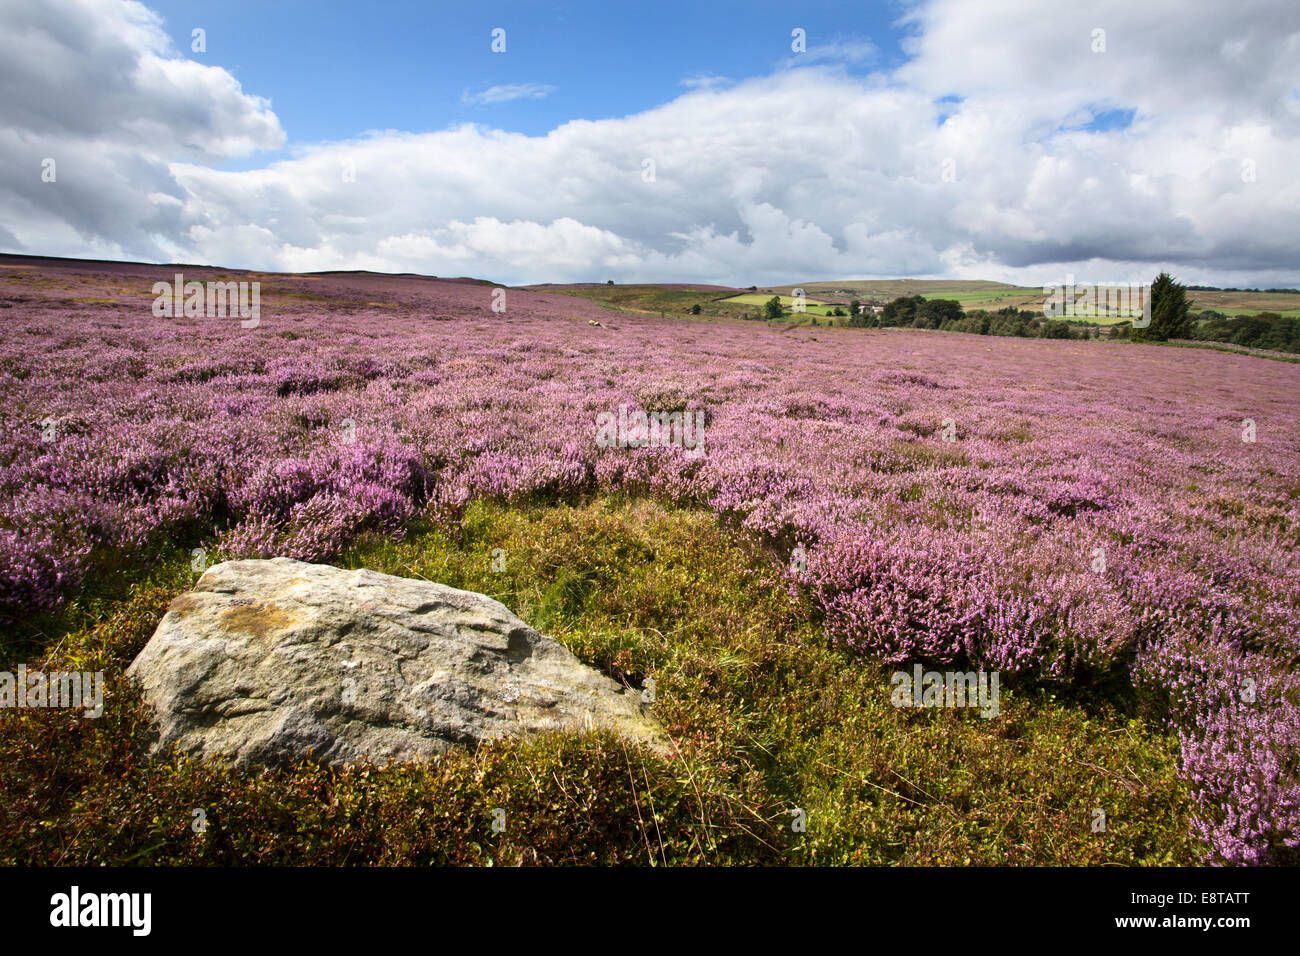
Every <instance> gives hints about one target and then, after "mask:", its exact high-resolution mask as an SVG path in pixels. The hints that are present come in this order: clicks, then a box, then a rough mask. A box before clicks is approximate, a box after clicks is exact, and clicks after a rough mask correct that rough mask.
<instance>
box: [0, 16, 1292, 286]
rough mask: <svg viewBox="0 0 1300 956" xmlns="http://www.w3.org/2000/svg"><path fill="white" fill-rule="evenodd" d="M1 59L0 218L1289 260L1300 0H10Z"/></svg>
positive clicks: (546, 251) (698, 248)
mask: <svg viewBox="0 0 1300 956" xmlns="http://www.w3.org/2000/svg"><path fill="white" fill-rule="evenodd" d="M196 30H197V31H201V33H199V34H197V35H196V33H195V31H196ZM0 91H2V95H0V252H15V253H27V254H35V255H58V256H76V257H87V258H103V259H120V260H140V261H148V262H184V263H203V264H213V265H222V266H229V267H236V268H251V269H259V270H273V271H312V270H323V269H370V270H375V271H383V272H417V273H423V274H427V275H444V276H462V275H467V276H476V277H481V278H487V279H491V280H493V281H497V282H504V283H508V284H523V283H531V282H579V281H600V282H603V281H606V280H608V279H613V280H615V281H617V282H707V283H718V284H725V285H736V286H749V285H760V286H767V285H776V284H784V283H791V282H801V281H815V280H825V279H838V278H862V279H869V278H885V277H898V276H912V277H917V278H968V279H994V280H1001V281H1009V282H1018V283H1022V284H1026V285H1044V284H1047V283H1060V282H1065V281H1069V280H1070V279H1071V278H1072V279H1073V280H1074V281H1077V282H1131V281H1149V280H1150V279H1151V278H1152V277H1153V276H1154V275H1155V273H1156V272H1159V271H1161V270H1169V271H1171V272H1173V273H1174V274H1175V275H1176V276H1177V277H1178V278H1179V279H1181V280H1182V281H1184V282H1188V283H1192V284H1213V285H1227V286H1241V287H1261V288H1264V287H1271V286H1300V4H1297V3H1295V2H1293V0H1235V2H1233V3H1231V4H1225V3H1222V2H1220V0H1145V2H1143V3H1134V2H1132V0H1072V2H1069V3H1044V2H1043V0H981V2H979V3H971V2H968V0H892V2H885V3H869V2H863V0H858V2H853V3H847V2H834V3H817V2H811V3H803V2H800V3H792V2H786V3H772V2H757V3H755V2H748V3H707V2H699V0H697V2H693V3H672V2H656V3H653V4H631V3H609V2H607V0H606V2H567V3H566V2H542V0H527V2H518V3H499V2H498V3H493V2H477V3H472V4H470V3H462V4H451V3H427V2H426V3H417V2H386V0H371V2H368V3H364V4H361V3H355V2H346V3H345V2H336V0H310V2H308V0H277V2H274V3H272V2H266V0H262V2H242V0H226V2H222V3H210V2H194V0H156V2H154V3H152V4H142V3H136V2H123V0H4V2H3V3H2V4H0Z"/></svg>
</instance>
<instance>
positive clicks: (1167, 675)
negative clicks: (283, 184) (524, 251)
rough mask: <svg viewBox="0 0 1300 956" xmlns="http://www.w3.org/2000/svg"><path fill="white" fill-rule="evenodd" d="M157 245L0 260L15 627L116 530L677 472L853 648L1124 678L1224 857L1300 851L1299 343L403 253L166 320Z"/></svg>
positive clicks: (233, 535)
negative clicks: (1271, 356)
mask: <svg viewBox="0 0 1300 956" xmlns="http://www.w3.org/2000/svg"><path fill="white" fill-rule="evenodd" d="M105 268H107V267H105ZM161 271H165V270H151V269H149V268H148V267H138V266H120V267H112V268H111V269H110V271H108V272H106V273H102V274H96V275H84V274H77V273H75V272H72V271H59V270H56V269H53V268H51V269H47V270H46V273H45V277H44V279H42V281H45V280H47V279H48V278H50V277H53V278H55V279H56V280H57V281H55V282H52V283H47V284H45V285H43V284H41V283H39V282H35V281H34V280H35V279H37V278H41V277H39V276H36V275H34V274H33V273H32V272H31V271H28V272H27V273H26V274H25V275H17V276H8V277H6V278H4V279H3V280H0V284H2V285H3V286H4V287H5V289H4V290H0V291H9V292H13V291H21V292H22V294H23V296H24V298H23V300H22V301H17V300H15V303H14V306H13V307H12V308H9V309H6V310H4V313H3V318H0V323H2V324H0V398H2V399H3V401H2V402H0V417H2V422H3V427H4V429H5V434H6V435H7V436H8V440H7V441H6V443H5V444H4V446H3V451H0V611H3V613H4V614H5V615H6V616H8V617H9V618H11V619H14V618H24V617H28V616H30V615H32V614H34V613H36V612H40V611H43V610H48V609H51V608H53V607H56V606H57V605H58V604H59V603H60V602H61V601H63V600H66V599H67V597H68V596H69V595H71V594H73V593H75V591H76V590H77V588H78V586H79V583H80V582H81V581H82V580H83V579H84V578H85V576H86V575H87V574H91V573H93V572H94V570H95V556H96V555H97V554H100V553H104V552H106V551H108V552H112V551H117V552H130V551H132V550H134V549H139V548H142V547H144V546H147V545H149V544H151V543H157V542H162V541H172V542H175V543H177V544H183V545H185V546H187V547H188V546H192V545H193V544H194V543H197V542H198V541H199V540H200V539H204V540H208V541H211V540H212V536H213V535H214V534H216V535H217V541H218V546H217V550H218V551H219V552H220V556H241V555H269V554H285V555H290V556H293V557H299V558H306V559H310V560H324V559H328V558H329V557H330V556H331V555H333V554H336V553H337V552H338V550H339V549H340V548H341V547H342V546H343V545H344V544H345V543H346V542H348V541H349V540H350V539H352V538H353V537H354V536H356V535H357V534H358V533H361V532H365V531H382V532H386V533H389V534H392V535H401V534H402V533H403V531H404V529H405V528H406V527H407V526H408V524H409V523H410V522H411V520H412V519H413V518H415V517H416V516H419V515H426V516H428V517H430V518H432V519H435V520H441V521H451V520H455V519H456V517H457V516H458V515H459V513H460V512H461V510H462V509H463V508H464V507H465V505H466V504H467V503H469V502H471V501H473V500H474V499H477V498H493V499H499V500H505V501H511V500H517V499H523V498H528V497H534V496H542V497H556V496H566V495H572V494H580V493H586V492H591V491H597V492H607V491H624V492H629V493H645V494H651V495H657V496H663V497H665V498H669V499H672V500H676V501H681V502H686V503H693V504H696V505H700V506H703V507H707V508H710V509H712V510H714V511H715V512H717V513H719V514H720V515H723V516H725V517H726V518H728V519H730V520H732V521H733V522H734V523H735V524H736V525H737V526H738V527H740V528H742V529H744V530H746V531H748V532H750V533H752V534H754V535H755V536H757V537H759V538H760V539H762V541H763V542H765V543H766V544H768V545H769V546H770V547H771V548H772V549H773V550H774V552H775V554H776V556H777V559H778V560H780V561H781V562H782V563H785V562H786V561H788V559H789V556H790V553H791V550H792V549H793V547H794V546H795V545H796V544H799V545H801V546H802V547H804V548H805V549H806V554H807V561H806V566H804V565H801V566H800V569H798V570H791V571H790V581H791V585H792V586H796V587H801V588H804V589H806V591H807V593H808V594H810V595H811V597H812V599H813V600H814V601H815V602H816V604H817V606H818V607H819V608H820V609H821V611H822V612H824V616H825V627H826V630H827V633H828V635H829V636H830V638H831V639H832V640H833V641H834V642H835V643H836V644H838V645H839V646H841V647H843V648H844V649H845V650H846V651H850V652H854V653H861V654H865V655H870V656H872V657H876V658H882V659H885V660H888V661H892V662H902V661H916V660H921V661H926V662H934V663H951V664H957V663H961V664H963V665H969V666H970V667H974V668H987V669H990V670H998V671H1001V672H1002V673H1004V674H1005V675H1007V677H1008V678H1012V677H1017V676H1018V677H1019V678H1021V679H1026V680H1028V679H1041V680H1058V681H1075V682H1084V681H1096V682H1102V681H1114V680H1116V679H1122V680H1127V681H1131V682H1132V684H1133V685H1134V686H1135V687H1136V688H1137V689H1138V690H1139V691H1140V692H1142V693H1143V694H1145V695H1147V696H1149V697H1150V698H1151V699H1152V700H1155V701H1158V702H1159V704H1160V706H1161V707H1162V708H1163V709H1164V712H1165V713H1167V715H1168V719H1169V720H1170V721H1171V722H1172V723H1173V725H1174V726H1175V727H1177V728H1178V732H1179V734H1180V739H1181V741H1182V748H1183V763H1184V772H1185V775H1186V777H1187V779H1188V780H1189V781H1190V783H1191V785H1192V787H1193V789H1194V791H1195V794H1196V796H1197V799H1198V801H1199V803H1200V807H1201V815H1200V818H1199V820H1198V822H1197V828H1198V833H1199V835H1200V836H1202V837H1203V838H1204V839H1205V840H1206V841H1207V842H1208V843H1209V844H1210V846H1211V847H1212V848H1213V850H1214V852H1215V854H1216V856H1217V858H1218V859H1220V860H1222V861H1226V862H1231V863H1256V862H1268V861H1270V860H1273V859H1275V858H1276V857H1277V854H1278V853H1279V852H1280V851H1281V850H1282V849H1283V848H1284V847H1290V848H1295V847H1297V846H1300V769H1298V765H1300V686H1298V679H1297V678H1296V677H1295V676H1294V674H1293V673H1292V669H1293V668H1294V666H1295V663H1296V661H1297V659H1298V658H1300V557H1298V556H1297V554H1298V551H1300V548H1298V547H1297V545H1298V544H1300V531H1298V530H1297V515H1298V508H1300V504H1298V502H1300V368H1297V367H1296V366H1295V365H1290V364H1284V363H1277V362H1267V361H1261V360H1259V359H1255V358H1252V357H1248V356H1240V355H1229V354H1222V353H1214V352H1203V351H1190V350H1174V349H1160V348H1155V347H1147V346H1128V345H1111V344H1103V343H1093V342H1074V341H1047V340H1043V341H1039V340H1023V339H1001V338H989V337H975V336H965V335H957V334H946V335H933V334H925V333H922V332H910V331H907V332H904V331H875V330H858V329H854V330H830V329H817V330H815V331H817V332H818V333H819V335H818V336H817V337H813V336H812V335H811V334H810V332H809V330H808V329H795V330H791V331H785V332H782V331H778V330H775V329H768V328H765V327H761V326H757V325H753V324H745V325H738V324H722V323H719V324H702V323H691V324H689V325H684V324H678V323H674V322H673V321H671V320H661V319H657V318H653V317H648V316H646V317H642V316H629V315H626V314H624V315H611V314H610V313H607V312H605V311H604V310H602V309H600V308H598V307H596V306H595V305H593V304H591V303H589V302H587V301H586V300H583V299H580V298H571V297H566V296H561V295H555V294H546V293H535V292H526V291H517V290H516V291H511V293H510V299H509V310H508V312H506V313H504V314H496V313H493V312H492V310H491V298H490V293H491V288H490V287H488V286H485V285H479V284H475V283H471V282H452V281H431V280H418V279H411V278H399V277H391V278H387V277H365V276H332V277H318V278H315V279H311V280H309V279H294V278H292V277H286V278H285V279H283V280H282V281H280V280H277V282H275V283H271V282H265V283H264V284H263V290H262V291H263V300H262V319H261V323H260V325H259V327H258V328H255V329H244V328H242V327H241V326H240V324H239V323H238V322H237V321H227V320H220V319H192V318H184V317H180V318H156V317H154V316H153V315H152V314H151V311H150V302H151V301H152V300H151V298H150V295H149V289H150V286H151V283H152V281H153V280H154V279H155V278H157V276H156V275H155V272H161ZM195 278H200V276H198V275H197V274H196V276H195ZM285 293H290V295H286V294H285ZM308 296H310V298H308ZM104 299H109V300H110V301H102V300H104ZM79 300H84V301H79ZM69 301H71V302H72V303H73V305H72V306H71V307H70V306H69V304H68V303H69ZM394 306H396V307H394ZM591 319H597V320H600V322H601V324H600V325H591V324H589V320H591ZM647 403H648V404H649V405H654V406H656V408H660V407H661V408H663V409H664V410H674V409H679V408H704V409H707V410H708V424H707V433H708V440H707V442H706V443H705V445H704V453H703V454H702V455H699V456H691V455H688V454H685V453H684V450H683V449H681V448H676V447H671V446H667V447H664V446H660V447H642V448H621V447H608V448H604V447H600V446H599V445H598V444H597V441H596V430H595V421H596V417H597V415H598V414H599V413H601V412H603V411H610V410H617V409H618V408H619V407H620V406H621V405H629V406H634V407H635V406H638V405H645V404H647ZM1246 419H1251V420H1253V421H1254V422H1256V423H1257V432H1256V434H1254V435H1252V436H1251V437H1252V438H1254V440H1243V437H1244V435H1243V428H1242V422H1243V421H1244V420H1246ZM51 422H52V423H53V424H52V425H51V424H50V423H51ZM945 423H949V424H948V425H945ZM216 557H217V556H216V555H214V559H215V558H216ZM1247 679H1249V680H1250V682H1251V683H1250V684H1249V685H1247V683H1246V681H1247ZM1247 686H1249V687H1251V688H1253V690H1252V691H1250V692H1248V693H1245V694H1244V696H1243V689H1244V688H1246V687H1247Z"/></svg>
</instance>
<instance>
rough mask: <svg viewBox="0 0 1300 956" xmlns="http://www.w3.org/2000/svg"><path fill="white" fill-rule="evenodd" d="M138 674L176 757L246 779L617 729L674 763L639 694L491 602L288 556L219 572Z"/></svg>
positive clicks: (160, 740) (190, 596)
mask: <svg viewBox="0 0 1300 956" xmlns="http://www.w3.org/2000/svg"><path fill="white" fill-rule="evenodd" d="M127 674H128V675H129V676H131V677H134V678H135V679H137V680H138V681H139V682H140V684H141V686H142V688H143V692H144V698H145V701H146V702H147V703H148V704H149V705H150V706H151V707H152V708H153V711H154V714H155V717H156V723H155V727H154V734H153V739H152V742H151V745H150V748H151V749H150V752H151V754H153V755H159V754H164V753H166V752H167V751H169V750H170V748H172V747H173V746H175V747H177V748H178V749H179V750H181V751H184V752H187V753H190V754H193V755H197V756H208V757H217V758H220V759H225V760H229V761H232V762H233V763H235V764H236V765H238V766H254V765H278V764H284V763H288V762H292V761H295V760H299V759H302V758H304V757H308V756H310V757H312V758H313V759H316V760H318V761H320V762H322V763H328V764H332V765H347V764H357V763H374V764H383V763H388V762H408V761H420V760H427V759H428V758H429V757H431V756H433V755H435V754H439V753H443V752H445V751H446V750H447V749H448V748H450V747H452V746H455V745H461V744H463V745H474V744H477V743H479V742H482V741H486V740H489V739H495V738H499V737H507V736H517V735H529V734H534V733H538V732H543V731H552V730H583V729H597V728H608V729H611V730H613V731H615V732H617V733H619V734H621V735H622V736H623V737H625V738H626V739H627V740H629V741H631V742H634V743H640V744H644V745H645V746H647V747H649V748H650V749H652V750H655V751H658V752H661V753H662V752H666V751H667V749H668V739H667V737H666V735H665V734H664V732H663V729H662V728H661V727H660V726H659V724H658V722H657V721H655V719H654V718H653V717H652V716H651V715H650V714H649V713H648V712H647V711H646V710H645V709H644V708H643V706H642V703H641V694H640V691H638V690H635V689H630V688H626V687H623V686H621V685H619V684H617V683H615V682H614V681H613V680H611V679H610V678H608V677H606V676H605V675H603V674H601V673H600V672H599V671H596V670H594V669H592V668H590V667H587V666H586V665H584V664H582V663H581V662H580V661H579V660H578V659H577V658H576V657H574V655H573V654H572V653H571V652H570V651H569V650H568V649H566V648H565V647H564V646H563V645H562V644H560V643H559V642H558V641H556V640H555V639H554V638H551V637H546V636H544V635H542V634H539V633H537V632H536V631H535V630H533V629H532V628H530V627H529V626H528V625H527V624H525V623H524V622H523V621H521V620H520V619H519V618H518V617H516V616H515V615H514V614H512V613H511V612H510V611H509V610H508V609H507V608H506V607H505V606H504V605H502V604H500V603H499V602H497V601H494V600H492V599H491V598H488V597H485V596H484V595H482V594H476V593H474V592H472V591H460V590H457V589H455V588H450V587H446V586H445V585H442V584H435V583H433V582H430V581H423V580H414V579H410V578H399V577H394V576H392V575H387V574H379V573H377V572H374V571H367V570H361V571H345V570H340V569H338V568H334V567H330V566H328V565H320V564H307V563H304V562H301V561H294V560H291V559H289V558H275V559H273V560H252V561H228V562H225V563H223V564H217V565H214V566H213V567H211V568H209V569H208V570H207V571H206V572H205V573H204V574H203V576H202V577H201V578H200V579H199V581H198V583H197V584H196V585H195V587H194V589H193V590H192V591H190V592H188V593H186V594H183V595H181V596H180V597H178V598H177V599H176V600H175V601H173V602H172V604H171V606H170V607H169V608H168V610H167V613H166V615H165V616H164V617H163V619H162V621H161V622H160V623H159V625H158V629H157V630H156V631H155V632H154V635H153V637H152V638H150V640H149V643H148V644H147V645H146V646H145V648H144V650H142V651H141V652H140V655H139V656H138V657H137V658H136V659H135V661H134V662H132V664H131V666H130V668H128V670H127Z"/></svg>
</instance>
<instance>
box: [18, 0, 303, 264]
mask: <svg viewBox="0 0 1300 956" xmlns="http://www.w3.org/2000/svg"><path fill="white" fill-rule="evenodd" d="M0 88H3V89H4V91H5V95H4V97H3V98H0V168H3V170H4V173H3V175H2V176H0V220H3V221H4V222H6V223H10V224H12V226H11V229H10V230H6V231H5V232H4V233H0V244H3V245H4V246H5V247H6V248H9V249H22V250H25V251H33V252H55V253H65V254H86V255H91V254H93V255H105V256H114V255H118V256H120V255H137V256H146V257H155V256H159V255H165V254H167V253H168V252H169V251H170V250H171V249H174V248H176V245H175V243H174V241H172V240H174V239H177V238H179V235H178V233H179V216H180V213H181V211H182V209H183V208H184V205H185V202H186V200H187V199H188V196H187V195H186V193H185V191H184V189H183V188H182V187H181V185H180V184H179V183H178V182H177V181H176V179H175V178H174V177H173V176H172V174H171V171H170V169H169V164H170V163H171V162H174V161H176V160H190V161H200V162H211V161H219V160H224V159H226V158H227V157H231V156H242V155H247V154H248V153H251V152H253V151H254V150H257V149H275V148H278V147H279V146H281V145H282V144H283V142H284V132H283V130H281V128H280V123H279V120H278V119H277V118H276V116H275V114H274V113H273V112H272V111H271V109H270V103H269V102H268V101H267V100H265V99H262V98H261V97H257V96H251V95H249V94H246V93H244V92H243V90H242V89H241V88H240V85H239V83H238V82H237V81H236V80H235V79H234V77H232V76H231V75H230V74H229V73H227V72H226V71H225V70H223V69H220V68H218V67H214V66H203V65H201V64H198V63H195V62H193V61H190V60H186V59H183V58H181V56H180V55H179V54H178V53H177V52H176V50H175V49H174V48H173V47H172V44H171V41H170V39H169V38H168V37H167V35H166V34H165V33H164V32H163V31H162V28H161V23H160V20H159V18H158V16H157V15H156V14H154V13H153V12H151V11H150V10H148V9H146V8H145V7H144V6H142V5H140V4H139V3H134V2H125V3H123V2H111V3H110V2H103V0H35V2H14V3H6V4H4V5H3V6H0ZM15 233H16V234H17V235H15ZM168 237H170V239H169V238H168Z"/></svg>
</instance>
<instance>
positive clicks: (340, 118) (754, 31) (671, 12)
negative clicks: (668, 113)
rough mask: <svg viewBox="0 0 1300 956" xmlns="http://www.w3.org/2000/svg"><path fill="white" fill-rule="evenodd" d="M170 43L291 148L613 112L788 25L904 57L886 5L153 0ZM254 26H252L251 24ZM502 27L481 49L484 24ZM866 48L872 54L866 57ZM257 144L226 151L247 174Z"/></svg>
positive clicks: (764, 63) (655, 101)
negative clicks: (521, 89) (499, 90)
mask: <svg viewBox="0 0 1300 956" xmlns="http://www.w3.org/2000/svg"><path fill="white" fill-rule="evenodd" d="M150 6H151V7H152V8H153V9H154V10H156V11H157V12H158V13H159V14H161V15H162V17H163V19H164V28H165V29H166V31H167V33H168V34H169V35H170V36H171V38H172V40H173V42H174V43H175V44H176V47H177V49H179V50H181V51H188V50H189V48H190V46H191V31H192V29H193V28H194V27H202V28H203V29H205V30H206V31H207V52H206V53H205V54H199V53H190V54H189V55H190V56H191V57H192V58H193V59H196V60H200V61H203V62H215V63H220V64H221V66H222V67H223V68H224V69H226V70H228V71H229V72H230V73H231V74H233V75H234V76H235V77H236V78H237V79H238V80H239V81H240V83H241V84H242V85H243V87H244V89H245V90H246V91H249V92H253V93H257V94H258V95H262V96H266V97H268V98H270V99H271V101H272V105H273V107H274V109H275V112H276V115H278V116H279V117H280V122H281V124H282V125H283V127H284V130H285V133H286V134H287V135H288V137H289V143H290V144H291V145H292V144H293V143H304V142H305V143H311V142H318V141H326V140H339V139H346V138H348V137H352V136H356V135H359V134H361V133H363V132H365V131H368V130H382V129H400V130H404V131H407V132H417V133H418V132H431V131H435V130H439V129H444V128H446V127H448V126H452V125H456V124H460V123H484V124H488V125H491V126H493V127H498V128H501V129H506V130H511V131H515V132H521V133H525V134H527V135H530V136H537V135H544V134H545V133H547V132H549V131H550V130H552V129H554V128H555V127H556V126H559V125H561V124H562V123H565V122H567V121H569V120H577V119H585V120H599V119H606V118H611V117H619V116H626V115H628V114H630V113H636V112H639V111H642V110H646V109H650V108H652V107H654V106H658V105H659V104H661V103H663V102H665V101H667V100H670V99H672V98H674V97H676V96H679V95H681V93H682V92H684V90H685V89H686V88H687V87H686V86H684V85H683V84H684V83H689V82H690V80H691V79H692V78H698V77H723V78H726V79H727V80H729V81H732V82H735V81H740V80H744V79H747V78H752V77H757V76H764V75H767V74H769V73H772V72H773V71H775V70H779V69H782V68H783V67H784V66H785V65H786V64H787V63H788V62H789V61H790V59H791V57H792V55H793V54H792V51H791V44H792V42H793V40H792V37H791V31H792V30H794V29H795V28H796V27H797V28H801V29H803V30H804V31H805V36H806V43H807V47H808V52H809V53H810V54H811V55H812V56H810V57H806V58H805V59H808V60H811V59H812V57H815V56H816V55H817V54H818V52H819V49H823V48H826V47H834V48H836V49H843V48H845V47H849V46H853V45H856V46H859V47H860V48H861V51H862V54H863V59H861V60H853V59H848V60H843V61H841V65H842V67H843V69H845V70H846V71H849V72H853V73H862V74H865V73H868V72H870V71H873V70H880V69H884V68H888V67H891V66H893V65H895V64H897V63H898V62H900V61H901V60H902V59H904V57H905V54H904V52H903V50H902V48H901V46H900V40H901V39H902V37H903V36H904V35H905V33H906V32H907V31H906V27H905V25H903V24H899V23H898V22H897V20H898V18H899V16H900V14H901V13H902V12H903V10H904V8H903V7H901V6H900V5H899V4H896V3H878V4H871V3H865V2H862V0H858V2H842V0H841V2H830V3H827V2H823V3H807V4H802V3H801V4H798V5H792V4H790V3H788V2H785V3H781V2H771V0H767V2H753V3H734V2H732V3H701V2H654V3H623V2H608V0H606V2H558V3H538V2H535V0H534V2H524V3H490V2H484V3H459V4H453V3H427V2H425V3H421V2H413V0H404V2H373V3H362V4H359V3H355V2H341V0H315V2H313V0H287V2H286V0H276V2H274V3H268V2H251V3H250V2H246V0H238V2H227V3H221V4H213V3H211V2H210V0H208V2H203V0H161V2H154V3H151V4H150ZM250 23H256V24H257V26H256V28H255V29H249V24H250ZM497 27H500V28H503V29H504V30H505V31H506V52H505V53H504V54H497V53H493V52H492V50H491V31H492V30H493V29H494V28H497ZM868 46H869V47H871V48H874V50H875V52H874V53H873V54H870V55H867V53H866V51H867V49H868ZM510 85H516V86H536V87H549V88H550V89H549V91H547V92H546V93H545V95H544V96H541V97H520V98H518V99H514V100H510V101H506V102H495V103H476V102H469V103H467V102H465V101H464V95H465V93H466V91H468V92H469V94H471V96H472V95H473V94H475V93H481V92H482V91H484V90H487V89H489V88H492V87H499V86H510ZM265 158H266V157H265V154H259V155H258V156H256V157H241V158H240V159H239V160H232V161H231V162H230V164H229V166H227V167H226V168H232V169H233V168H244V169H247V168H252V167H253V166H256V165H259V164H260V163H262V162H263V161H265Z"/></svg>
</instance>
